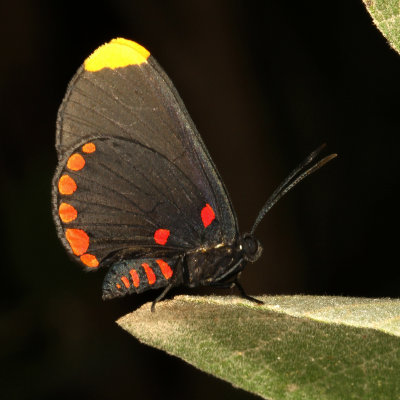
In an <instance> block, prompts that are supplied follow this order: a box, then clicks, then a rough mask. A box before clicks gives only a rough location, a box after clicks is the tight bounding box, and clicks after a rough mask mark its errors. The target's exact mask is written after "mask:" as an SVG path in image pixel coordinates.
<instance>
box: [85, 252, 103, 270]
mask: <svg viewBox="0 0 400 400" xmlns="http://www.w3.org/2000/svg"><path fill="white" fill-rule="evenodd" d="M81 261H82V262H83V263H84V264H85V265H86V266H87V267H90V268H96V267H98V266H99V261H98V260H97V258H96V256H94V255H93V254H89V253H86V254H83V255H82V256H81Z"/></svg>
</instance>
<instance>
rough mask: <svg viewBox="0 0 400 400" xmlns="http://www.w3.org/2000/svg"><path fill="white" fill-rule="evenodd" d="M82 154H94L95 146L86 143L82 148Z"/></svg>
mask: <svg viewBox="0 0 400 400" xmlns="http://www.w3.org/2000/svg"><path fill="white" fill-rule="evenodd" d="M82 151H83V152H84V153H94V152H95V151H96V145H95V144H94V143H86V144H84V145H83V146H82Z"/></svg>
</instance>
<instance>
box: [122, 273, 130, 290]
mask: <svg viewBox="0 0 400 400" xmlns="http://www.w3.org/2000/svg"><path fill="white" fill-rule="evenodd" d="M121 281H122V283H123V284H124V285H125V287H126V288H127V289H128V288H129V287H130V286H131V284H130V282H129V279H128V278H127V277H126V276H122V277H121Z"/></svg>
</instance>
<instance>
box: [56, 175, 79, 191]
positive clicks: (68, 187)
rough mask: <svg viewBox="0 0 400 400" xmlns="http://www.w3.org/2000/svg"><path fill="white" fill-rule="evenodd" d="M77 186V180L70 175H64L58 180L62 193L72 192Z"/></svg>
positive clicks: (59, 189)
mask: <svg viewBox="0 0 400 400" xmlns="http://www.w3.org/2000/svg"><path fill="white" fill-rule="evenodd" d="M76 188H77V186H76V183H75V181H74V180H73V179H72V178H71V177H70V176H69V175H63V176H62V177H61V178H60V180H59V181H58V191H59V192H60V193H61V194H72V193H74V192H75V190H76Z"/></svg>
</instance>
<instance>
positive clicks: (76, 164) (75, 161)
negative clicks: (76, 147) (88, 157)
mask: <svg viewBox="0 0 400 400" xmlns="http://www.w3.org/2000/svg"><path fill="white" fill-rule="evenodd" d="M84 166H85V159H84V158H83V157H82V156H81V155H80V154H78V153H75V154H72V156H71V157H70V158H68V161H67V167H68V168H69V169H70V170H72V171H79V170H81V169H82V168H83V167H84Z"/></svg>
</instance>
